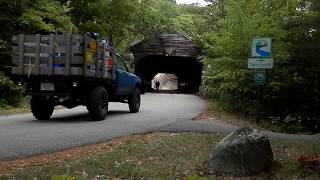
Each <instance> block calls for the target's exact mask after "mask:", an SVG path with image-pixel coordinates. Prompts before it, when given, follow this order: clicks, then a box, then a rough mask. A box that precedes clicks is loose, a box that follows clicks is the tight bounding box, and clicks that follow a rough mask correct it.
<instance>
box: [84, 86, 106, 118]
mask: <svg viewBox="0 0 320 180" xmlns="http://www.w3.org/2000/svg"><path fill="white" fill-rule="evenodd" d="M87 109H88V111H89V114H90V116H91V120H93V121H101V120H104V119H105V118H106V116H107V114H108V92H107V90H106V89H105V88H104V87H102V86H98V87H96V88H94V89H93V90H92V91H91V92H90V95H89V98H88V101H87Z"/></svg>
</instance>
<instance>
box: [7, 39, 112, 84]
mask: <svg viewBox="0 0 320 180" xmlns="http://www.w3.org/2000/svg"><path fill="white" fill-rule="evenodd" d="M12 42H13V43H14V46H13V55H12V60H13V61H12V62H13V63H12V64H13V67H12V74H13V75H14V76H18V77H20V78H25V79H29V78H31V77H33V78H35V77H39V78H40V77H41V78H43V77H50V78H53V77H56V76H59V77H61V76H63V77H68V78H70V77H73V78H81V79H84V78H88V79H98V80H112V79H114V78H115V70H114V67H113V66H109V67H108V62H107V61H108V60H110V59H111V61H112V59H114V56H115V52H114V50H113V48H112V47H111V46H109V45H108V43H107V41H106V40H94V39H91V38H89V37H88V36H87V35H79V34H63V35H57V34H50V35H40V34H37V35H24V34H20V35H17V36H13V38H12Z"/></svg>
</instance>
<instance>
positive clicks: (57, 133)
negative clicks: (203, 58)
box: [0, 94, 205, 160]
mask: <svg viewBox="0 0 320 180" xmlns="http://www.w3.org/2000/svg"><path fill="white" fill-rule="evenodd" d="M204 108H205V104H204V102H203V101H202V100H201V99H200V98H198V97H197V96H193V95H174V94H173V95H170V94H146V95H144V96H142V106H141V111H140V112H139V113H137V114H131V113H129V110H128V105H126V104H120V103H111V104H110V106H109V110H110V113H109V114H108V116H107V118H106V120H104V121H99V122H90V121H88V119H89V116H88V113H87V110H86V108H85V107H78V108H75V109H73V110H66V109H64V110H58V111H55V112H54V114H53V118H52V120H48V121H38V120H35V119H34V118H33V116H32V115H31V114H23V115H14V116H5V117H0V137H1V138H0V160H12V159H16V158H22V157H28V156H32V155H38V154H44V153H49V152H54V151H58V150H62V149H68V148H72V147H77V146H82V145H87V144H94V143H98V142H103V141H107V140H110V139H112V138H115V137H120V136H126V135H130V134H136V133H144V132H151V131H154V130H156V129H159V128H161V127H164V126H168V125H170V124H175V123H178V122H182V121H190V120H191V119H192V118H194V117H196V116H197V115H198V114H199V113H201V112H202V111H203V109H204Z"/></svg>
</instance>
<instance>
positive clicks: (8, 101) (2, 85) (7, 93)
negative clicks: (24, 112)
mask: <svg viewBox="0 0 320 180" xmlns="http://www.w3.org/2000/svg"><path fill="white" fill-rule="evenodd" d="M0 92H1V96H0V107H5V106H7V105H10V106H17V105H18V104H19V102H20V99H21V88H20V87H18V86H16V85H15V84H14V83H13V82H12V81H11V80H10V79H9V78H8V77H6V76H4V74H3V73H2V72H1V71H0Z"/></svg>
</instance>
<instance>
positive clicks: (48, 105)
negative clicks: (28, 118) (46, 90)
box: [30, 96, 54, 120]
mask: <svg viewBox="0 0 320 180" xmlns="http://www.w3.org/2000/svg"><path fill="white" fill-rule="evenodd" d="M30 104H31V111H32V114H33V116H34V117H35V118H37V119H38V120H47V119H50V117H51V115H52V113H53V110H54V101H53V99H52V98H50V97H49V98H48V97H45V96H32V97H31V102H30Z"/></svg>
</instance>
